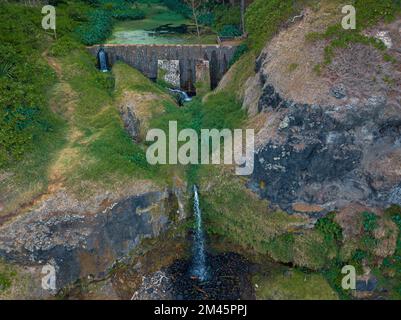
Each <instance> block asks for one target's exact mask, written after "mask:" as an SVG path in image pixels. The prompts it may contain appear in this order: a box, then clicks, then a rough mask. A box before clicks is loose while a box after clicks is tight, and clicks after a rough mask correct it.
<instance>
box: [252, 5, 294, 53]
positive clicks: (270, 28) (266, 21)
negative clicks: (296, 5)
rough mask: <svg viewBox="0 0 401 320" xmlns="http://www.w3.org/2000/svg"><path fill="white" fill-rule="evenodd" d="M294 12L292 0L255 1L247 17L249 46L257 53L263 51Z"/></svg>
mask: <svg viewBox="0 0 401 320" xmlns="http://www.w3.org/2000/svg"><path fill="white" fill-rule="evenodd" d="M292 12H293V1H292V0H269V1H266V0H255V1H254V2H253V3H252V4H251V5H250V6H249V7H248V9H247V11H246V15H245V19H246V20H245V25H246V30H247V32H248V33H249V39H248V41H249V42H248V43H249V46H250V47H251V48H253V49H254V50H255V51H257V52H259V51H261V50H262V48H263V47H264V45H265V44H266V41H267V40H269V39H270V38H271V37H272V36H273V35H274V34H275V33H276V32H277V31H278V30H279V27H280V25H281V23H283V22H284V21H285V20H286V19H288V18H289V16H290V14H291V13H292Z"/></svg>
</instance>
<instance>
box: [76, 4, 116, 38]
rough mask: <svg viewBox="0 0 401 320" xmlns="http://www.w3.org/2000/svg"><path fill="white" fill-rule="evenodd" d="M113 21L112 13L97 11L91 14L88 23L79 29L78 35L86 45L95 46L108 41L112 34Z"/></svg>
mask: <svg viewBox="0 0 401 320" xmlns="http://www.w3.org/2000/svg"><path fill="white" fill-rule="evenodd" d="M112 26H113V20H112V15H111V14H110V12H108V11H106V10H102V9H97V10H94V11H92V12H91V13H89V15H88V23H85V24H83V25H81V26H80V27H78V28H77V30H76V33H77V35H78V37H79V39H80V40H81V42H82V43H83V44H85V45H94V44H96V43H101V42H103V41H104V40H105V39H107V38H108V37H109V36H110V35H111V32H112Z"/></svg>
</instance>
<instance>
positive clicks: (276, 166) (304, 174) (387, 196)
mask: <svg viewBox="0 0 401 320" xmlns="http://www.w3.org/2000/svg"><path fill="white" fill-rule="evenodd" d="M258 63H259V64H260V63H261V62H260V61H259V62H258ZM260 73H261V74H259V75H257V76H259V77H260V82H259V83H260V85H261V86H262V88H261V96H260V99H259V103H258V110H259V112H266V113H268V119H269V122H268V124H267V125H266V130H265V132H264V134H265V135H264V136H263V137H262V138H261V137H258V138H259V141H262V142H260V143H259V145H258V146H257V151H256V156H255V170H254V173H253V175H252V179H251V182H250V187H251V188H252V189H254V190H256V191H258V192H259V193H260V195H261V196H262V197H265V198H268V199H269V200H271V201H272V202H273V203H275V204H278V205H279V206H280V207H282V208H283V209H286V210H289V211H291V210H292V209H293V208H294V205H295V204H299V203H301V204H313V205H319V206H321V207H322V210H324V209H326V210H332V209H337V208H341V207H343V206H346V205H348V204H349V203H352V202H361V203H365V204H367V205H370V206H378V207H385V206H387V205H390V204H393V203H396V204H401V196H400V194H401V191H400V185H401V184H400V183H401V170H400V169H399V168H400V167H401V106H400V105H399V104H397V103H395V101H394V100H392V101H391V102H389V101H388V100H387V97H386V96H372V97H370V98H369V99H367V100H365V101H364V102H362V101H359V100H358V101H357V100H355V103H354V104H353V103H348V104H345V105H343V106H330V105H327V106H320V105H309V104H302V103H296V102H294V101H291V100H286V99H285V98H284V97H283V96H282V95H281V94H280V93H279V92H278V91H277V90H276V89H275V88H274V86H273V85H272V83H270V82H269V76H268V75H266V74H264V73H263V69H262V70H261V71H260ZM345 92H346V88H344V87H341V88H336V89H335V92H333V94H334V93H335V95H336V97H337V98H339V99H340V98H343V97H344V96H345ZM262 132H263V130H262ZM266 132H268V134H266ZM306 211H307V209H306Z"/></svg>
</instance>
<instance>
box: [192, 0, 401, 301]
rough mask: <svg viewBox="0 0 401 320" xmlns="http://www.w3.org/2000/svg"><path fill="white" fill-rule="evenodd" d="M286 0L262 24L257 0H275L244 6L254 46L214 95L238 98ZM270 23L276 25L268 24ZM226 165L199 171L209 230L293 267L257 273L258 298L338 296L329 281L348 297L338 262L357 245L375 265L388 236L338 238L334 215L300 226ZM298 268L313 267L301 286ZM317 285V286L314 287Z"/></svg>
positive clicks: (348, 259)
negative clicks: (311, 225) (289, 271)
mask: <svg viewBox="0 0 401 320" xmlns="http://www.w3.org/2000/svg"><path fill="white" fill-rule="evenodd" d="M286 3H287V2H285V1H283V2H282V3H281V4H280V5H278V6H276V7H275V9H274V10H270V11H269V17H268V19H265V18H263V19H262V20H263V24H264V26H263V28H262V27H261V25H260V23H261V22H260V21H262V20H260V19H261V18H262V17H265V14H263V12H264V11H263V10H262V9H261V6H265V7H264V9H266V10H267V9H271V6H272V5H273V4H274V1H271V2H270V4H267V2H265V1H256V2H255V3H254V5H253V7H252V8H251V10H250V11H248V13H247V19H248V26H249V27H250V28H249V29H248V30H250V31H251V35H250V40H251V42H252V43H251V48H252V49H253V50H252V52H249V53H248V54H246V55H244V56H243V57H242V58H241V59H240V61H238V62H237V63H236V64H235V65H234V66H233V67H232V69H231V70H230V71H229V72H228V74H227V75H226V77H225V79H224V80H223V81H222V83H221V84H220V87H219V88H218V89H217V92H218V93H217V94H218V95H223V96H224V95H233V94H234V93H235V97H236V98H237V99H240V100H241V98H242V97H243V87H244V83H245V81H246V80H247V79H248V77H249V76H251V75H253V66H254V58H255V53H254V52H258V51H260V49H261V48H262V47H263V45H264V44H265V43H266V40H267V39H269V38H270V37H271V36H272V35H273V34H274V33H275V32H276V31H277V24H279V23H281V22H282V21H284V20H285V19H286V18H287V17H288V14H289V13H291V12H296V10H289V8H288V7H287V6H286ZM305 3H307V4H313V5H319V4H318V1H305ZM277 4H278V2H277ZM273 7H274V5H273ZM293 9H294V8H293ZM258 19H259V20H260V21H259V20H258ZM258 21H259V24H258ZM271 24H273V25H274V26H273V27H271ZM252 30H253V31H252ZM258 30H262V31H263V30H264V31H263V32H259V33H258V32H256V31H258ZM214 95H216V92H214V93H211V94H209V95H208V96H206V97H205V99H204V101H205V102H206V103H207V102H208V101H209V99H210V98H211V97H213V96H214ZM220 107H221V106H220ZM237 124H238V123H237ZM243 124H244V123H243V122H242V125H243ZM227 169H228V168H225V169H221V168H210V167H203V168H201V169H200V171H199V179H200V184H201V190H202V195H201V196H202V205H203V209H204V215H205V222H206V225H207V230H208V232H209V234H210V235H213V236H217V237H218V238H220V239H224V240H225V241H228V242H229V243H233V244H235V245H239V246H240V247H242V248H244V249H243V250H245V251H247V250H251V252H255V253H259V254H262V255H266V254H267V255H268V256H270V257H271V258H272V259H273V260H275V261H278V262H284V263H289V262H291V263H293V264H294V265H295V266H296V267H297V271H295V275H294V276H293V278H294V279H291V281H290V280H289V279H288V278H287V277H285V276H282V275H277V276H275V277H274V278H268V279H265V278H263V277H261V278H260V279H259V280H258V281H260V282H261V283H260V293H259V295H260V297H261V298H271V297H272V296H274V295H275V294H277V295H279V296H280V297H282V298H297V299H298V298H316V297H318V296H321V297H323V298H336V297H337V295H336V294H333V290H332V289H330V287H329V286H328V285H327V282H329V283H330V285H331V287H332V288H334V289H336V291H338V292H339V294H340V296H341V298H348V297H349V296H348V293H346V292H344V291H342V290H341V287H340V282H341V272H340V270H341V266H342V265H345V264H347V263H351V264H355V265H359V266H360V265H361V262H362V260H361V259H360V258H355V254H356V252H358V250H362V251H363V252H365V254H364V256H365V257H368V259H369V262H368V264H371V265H375V264H376V263H378V262H379V261H380V258H378V257H377V256H376V254H377V251H375V248H379V247H380V246H382V245H384V243H386V241H387V240H386V239H385V238H386V237H384V238H381V239H378V238H376V237H375V236H374V234H372V233H369V232H363V233H362V234H361V235H360V236H359V237H358V238H357V239H354V241H353V243H352V245H350V244H349V242H343V243H342V242H341V235H338V234H337V231H336V230H337V228H339V226H338V225H336V223H335V222H332V221H331V220H330V219H332V218H330V219H329V220H322V222H321V223H320V224H319V227H318V228H315V229H312V230H303V229H299V228H297V226H298V225H299V224H302V222H303V219H302V218H300V217H296V216H289V215H287V214H285V213H280V212H274V211H271V210H269V209H268V206H267V202H265V201H262V200H260V199H258V197H257V196H256V195H254V194H252V192H250V191H249V190H248V189H247V188H246V187H245V182H246V180H242V179H240V178H238V177H235V176H233V175H232V171H231V172H228V170H227ZM230 169H231V168H230ZM380 221H381V224H388V223H389V218H388V217H383V218H381V219H380ZM391 230H393V228H391ZM391 232H393V231H391ZM366 243H370V247H367V246H366ZM358 248H362V249H358ZM364 250H365V251H364ZM366 250H367V251H366ZM375 252H376V253H375ZM397 257H398V255H397V253H396V254H395V255H393V256H392V257H390V258H389V259H390V260H391V261H393V262H392V263H393V265H392V272H393V275H392V276H391V273H390V272H388V271H387V278H386V279H385V280H383V283H387V285H386V286H387V287H388V288H392V287H394V285H393V284H394V281H396V278H394V270H397V268H398V267H397V266H398V264H397V263H396V262H395V261H398V260H397V259H398V258H397ZM355 259H359V260H358V261H356V260H355ZM298 268H302V270H304V271H305V270H306V272H307V273H308V274H310V273H311V272H312V274H311V275H310V276H308V277H309V278H308V279H310V281H309V280H308V283H307V284H306V286H305V287H304V286H303V283H302V281H301V280H302V278H303V276H301V273H300V272H301V271H300V270H299V269H298ZM378 269H380V270H381V271H377V272H376V273H378V274H383V270H382V268H381V267H378ZM313 270H319V272H322V274H323V275H324V277H322V276H321V275H315V274H314V273H313ZM359 270H360V269H359ZM309 284H310V285H309ZM315 285H317V286H318V287H317V288H315V287H314V286H315ZM396 290H397V289H394V290H392V291H391V292H392V293H391V295H390V296H391V297H394V296H397V293H396ZM273 291H274V292H273Z"/></svg>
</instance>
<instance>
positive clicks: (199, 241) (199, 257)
mask: <svg viewBox="0 0 401 320" xmlns="http://www.w3.org/2000/svg"><path fill="white" fill-rule="evenodd" d="M194 214H195V220H196V230H195V239H194V244H193V266H192V274H193V275H194V276H195V277H197V278H198V279H199V280H200V281H204V280H206V279H207V270H206V255H205V239H204V236H203V227H202V212H201V209H200V207H199V194H198V189H197V188H196V186H194Z"/></svg>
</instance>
